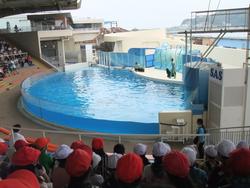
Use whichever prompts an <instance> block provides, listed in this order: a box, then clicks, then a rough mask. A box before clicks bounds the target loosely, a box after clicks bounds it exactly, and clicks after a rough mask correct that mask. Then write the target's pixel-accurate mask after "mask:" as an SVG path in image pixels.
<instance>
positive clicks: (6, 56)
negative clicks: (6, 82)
mask: <svg viewBox="0 0 250 188" xmlns="http://www.w3.org/2000/svg"><path fill="white" fill-rule="evenodd" d="M25 63H26V64H28V65H29V66H31V65H32V58H31V56H30V55H28V54H27V53H24V52H22V51H21V50H19V49H17V48H16V47H13V46H12V45H10V44H9V43H8V42H6V41H5V40H2V39H0V78H4V77H6V76H10V75H11V74H13V75H15V74H17V73H18V71H17V69H18V68H22V67H24V64H25Z"/></svg>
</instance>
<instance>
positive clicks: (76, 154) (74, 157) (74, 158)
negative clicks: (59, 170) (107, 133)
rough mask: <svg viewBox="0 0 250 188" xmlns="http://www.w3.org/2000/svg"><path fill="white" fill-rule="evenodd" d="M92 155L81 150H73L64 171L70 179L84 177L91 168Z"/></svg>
mask: <svg viewBox="0 0 250 188" xmlns="http://www.w3.org/2000/svg"><path fill="white" fill-rule="evenodd" d="M91 161H92V155H91V156H90V154H89V153H87V152H86V151H84V150H82V149H76V150H74V151H73V152H72V153H71V154H70V155H69V157H68V158H67V161H66V167H65V168H66V171H67V172H68V174H69V175H70V176H72V177H80V176H84V175H85V174H86V173H87V172H88V171H89V169H90V167H91Z"/></svg>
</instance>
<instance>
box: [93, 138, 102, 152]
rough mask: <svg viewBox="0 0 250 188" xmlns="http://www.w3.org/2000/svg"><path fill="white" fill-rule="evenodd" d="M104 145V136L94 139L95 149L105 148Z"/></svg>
mask: <svg viewBox="0 0 250 188" xmlns="http://www.w3.org/2000/svg"><path fill="white" fill-rule="evenodd" d="M103 147H104V141H103V139H102V138H94V139H93V140H92V149H93V150H99V149H103Z"/></svg>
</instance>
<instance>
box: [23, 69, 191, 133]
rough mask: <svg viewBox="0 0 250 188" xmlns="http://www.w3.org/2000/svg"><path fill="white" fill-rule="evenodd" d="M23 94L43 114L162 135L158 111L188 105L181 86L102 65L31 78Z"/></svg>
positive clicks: (62, 121) (83, 125)
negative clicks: (101, 66)
mask: <svg viewBox="0 0 250 188" xmlns="http://www.w3.org/2000/svg"><path fill="white" fill-rule="evenodd" d="M22 95H23V96H22V103H23V106H24V108H25V109H26V110H27V111H28V112H30V113H32V114H33V115H35V116H37V117H39V118H42V119H44V120H46V121H49V122H52V123H54V124H57V125H61V126H65V127H70V128H77V129H81V130H86V131H94V132H104V133H113V134H115V133H125V134H133V133H134V134H139V133H140V134H157V133H159V126H158V112H160V111H165V110H168V111H171V110H174V111H176V110H185V109H187V108H189V100H188V98H189V97H188V96H189V94H188V92H186V91H185V89H184V87H183V86H182V85H176V84H166V83H160V82H155V81H150V80H148V79H145V78H142V77H139V76H137V75H135V74H134V73H133V72H131V71H129V70H118V69H108V68H99V67H95V68H85V69H82V70H78V71H74V72H66V73H62V72H61V73H53V74H50V75H46V76H41V77H35V78H34V77H31V78H28V79H26V80H25V81H24V82H23V84H22Z"/></svg>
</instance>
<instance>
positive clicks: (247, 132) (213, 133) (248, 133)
mask: <svg viewBox="0 0 250 188" xmlns="http://www.w3.org/2000/svg"><path fill="white" fill-rule="evenodd" d="M4 128H7V129H9V130H12V127H4ZM15 129H20V130H22V134H24V135H25V136H26V137H49V138H51V140H52V141H53V142H54V143H55V144H63V143H64V141H65V142H66V143H70V142H73V141H74V140H78V139H79V140H84V141H87V140H90V139H92V138H94V137H102V138H103V139H104V140H105V141H108V142H110V141H111V142H117V143H139V142H143V143H154V142H157V141H163V142H168V143H171V142H174V143H175V142H176V141H177V140H173V138H178V140H180V139H182V140H184V142H183V143H182V144H185V145H188V144H193V143H192V141H193V139H194V138H195V137H196V136H204V137H205V144H206V145H210V144H214V145H216V144H218V143H219V142H220V141H221V140H223V139H229V140H231V141H232V142H234V143H235V144H237V143H238V142H239V141H241V140H245V141H246V142H247V143H248V144H250V127H235V128H225V129H223V128H222V129H210V130H208V132H209V133H207V134H203V135H201V134H200V135H199V134H151V135H148V134H137V135H136V136H135V135H133V134H108V133H96V132H82V131H67V130H48V129H30V128H15ZM243 130H244V131H243ZM53 137H54V139H53ZM58 138H60V139H58ZM186 138H188V139H186ZM87 142H88V141H87ZM89 143H90V141H89Z"/></svg>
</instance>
